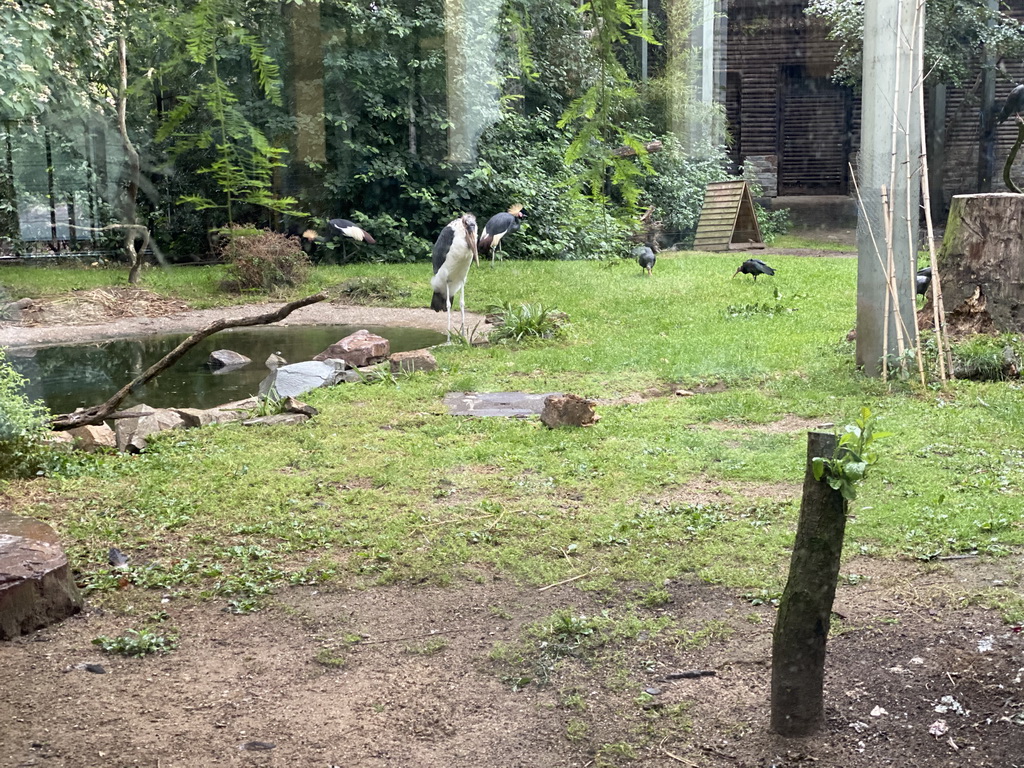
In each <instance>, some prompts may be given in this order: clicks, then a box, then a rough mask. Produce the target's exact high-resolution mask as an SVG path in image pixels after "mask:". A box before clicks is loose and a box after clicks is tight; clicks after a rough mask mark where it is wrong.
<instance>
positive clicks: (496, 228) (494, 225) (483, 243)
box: [479, 203, 526, 266]
mask: <svg viewBox="0 0 1024 768" xmlns="http://www.w3.org/2000/svg"><path fill="white" fill-rule="evenodd" d="M524 218H526V214H525V213H524V212H523V206H521V205H519V204H518V203H517V204H516V205H513V206H512V207H511V208H509V209H508V211H507V212H505V213H496V214H494V215H493V216H491V218H489V219H488V220H487V223H486V224H485V225H484V231H483V232H481V233H480V244H479V245H480V250H481V251H483V252H484V253H487V251H490V252H491V266H493V265H494V253H495V251H497V250H498V247H499V246H500V245H501V238H503V237H504V236H505V235H508V234H510V233H512V232H517V231H519V227H520V225H521V224H522V223H523V221H522V220H523V219H524Z"/></svg>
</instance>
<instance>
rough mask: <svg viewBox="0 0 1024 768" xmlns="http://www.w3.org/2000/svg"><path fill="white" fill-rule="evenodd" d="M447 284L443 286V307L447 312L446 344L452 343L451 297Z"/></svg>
mask: <svg viewBox="0 0 1024 768" xmlns="http://www.w3.org/2000/svg"><path fill="white" fill-rule="evenodd" d="M449 290H450V289H449V287H448V285H447V284H445V286H444V306H445V309H446V310H447V312H448V343H449V344H451V343H452V295H451V293H450V292H449Z"/></svg>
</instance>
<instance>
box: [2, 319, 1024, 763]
mask: <svg viewBox="0 0 1024 768" xmlns="http://www.w3.org/2000/svg"><path fill="white" fill-rule="evenodd" d="M115 304H117V302H115ZM237 309H238V311H239V312H252V313H258V312H262V311H265V308H263V307H251V306H250V307H242V308H237ZM232 313H234V310H232ZM428 313H429V314H428ZM296 314H297V315H299V316H298V317H293V318H289V321H290V322H303V321H306V322H329V323H349V322H352V323H355V324H359V323H362V322H366V323H370V324H382V323H384V322H386V320H382V318H390V317H394V318H395V322H400V323H401V324H418V323H419V320H420V318H421V316H422V319H423V322H427V321H430V320H433V321H434V322H437V320H438V316H437V315H435V314H434V313H432V312H429V311H428V310H390V311H387V312H385V311H382V310H379V309H377V308H358V307H344V306H338V305H316V306H314V307H310V308H308V311H307V310H302V311H301V314H300V313H296ZM222 316H225V313H224V310H216V311H209V312H202V313H198V312H181V311H177V310H176V311H174V312H173V313H171V314H162V315H159V316H156V317H148V316H137V317H110V318H108V320H109V322H95V319H94V322H93V323H92V324H91V325H81V326H75V327H71V328H69V327H65V326H45V325H39V326H31V325H29V326H24V325H15V324H6V325H3V326H0V344H5V345H6V344H12V343H14V344H17V343H22V344H38V343H55V342H60V341H67V340H72V339H73V340H82V339H83V335H84V334H87V335H89V336H90V337H92V338H109V337H111V336H107V335H105V334H107V333H110V334H112V335H130V334H134V333H139V332H141V331H140V329H146V330H149V329H151V328H157V329H159V330H160V331H170V330H183V331H187V330H193V329H195V328H198V327H202V326H203V325H205V324H206V323H208V322H210V321H211V320H213V319H217V318H219V317H222ZM232 316H234V314H232ZM370 317H372V320H370V319H352V318H370ZM440 321H441V322H442V323H443V321H444V318H443V316H440ZM435 327H436V326H435ZM94 333H95V334H100V335H93V334H94ZM718 426H720V427H721V428H726V429H727V428H729V425H726V424H722V425H718ZM796 427H797V428H802V427H803V425H796ZM693 492H694V493H696V494H698V495H699V494H704V495H708V494H715V493H720V492H722V491H721V489H718V488H711V487H708V488H702V487H701V488H695V489H693ZM794 492H797V491H795V490H794ZM779 493H780V494H784V493H787V489H779ZM1019 569H1020V562H1019V558H1013V559H1012V560H1011V559H1009V558H1008V559H1003V560H998V561H988V560H985V559H964V560H953V561H947V562H943V563H930V564H922V563H901V562H896V563H894V562H885V561H879V560H869V559H854V560H851V561H849V562H848V563H846V564H845V566H844V569H843V573H844V575H847V577H848V578H846V579H845V580H844V582H843V583H842V584H841V586H840V590H839V593H838V595H837V599H836V604H835V613H836V617H837V619H838V621H837V624H836V627H835V629H834V630H833V635H832V636H831V637H830V640H829V646H828V648H829V655H828V661H827V678H826V702H827V704H826V716H827V723H826V726H825V728H824V730H823V731H822V732H821V733H820V734H819V735H818V736H816V737H813V738H809V739H802V740H787V739H782V738H779V737H776V736H773V735H771V734H769V733H768V728H767V726H768V718H769V696H770V658H771V635H772V626H773V623H774V620H775V609H774V608H773V607H772V606H771V605H770V604H767V603H762V604H755V603H756V602H757V601H751V600H750V599H748V598H746V597H745V596H744V595H742V594H739V593H737V592H736V591H733V590H728V589H725V588H721V587H716V586H712V585H708V584H705V583H700V582H690V581H686V580H678V581H676V582H673V583H670V584H667V585H666V587H665V588H666V590H667V591H668V593H669V595H670V597H671V600H670V602H668V603H667V604H665V605H663V606H661V607H657V608H642V607H641V608H637V611H638V612H639V613H640V614H641V615H644V616H647V617H650V618H655V617H658V616H661V615H667V616H669V617H671V618H672V619H673V620H675V621H676V622H677V623H678V624H679V625H681V626H683V627H685V628H686V629H687V632H686V633H684V634H679V633H675V634H671V633H670V634H664V633H662V634H650V635H648V634H647V633H641V635H640V636H638V637H636V638H634V639H631V640H623V641H616V642H612V643H610V644H609V645H607V646H605V647H603V648H601V649H599V650H598V651H597V652H595V654H593V655H590V656H583V657H581V658H567V659H563V660H562V661H561V662H560V663H559V665H558V666H557V667H556V668H555V669H554V671H553V673H552V675H551V678H550V680H549V681H548V682H547V683H546V684H543V685H539V684H538V683H537V682H532V683H530V684H528V685H526V686H525V687H522V688H521V689H518V690H517V688H516V686H513V685H511V684H510V683H509V678H510V672H513V673H514V670H510V668H509V666H508V665H507V664H502V663H499V662H498V661H495V660H494V659H493V658H492V656H493V654H494V652H495V651H496V649H497V650H500V649H501V648H502V647H505V646H506V645H507V644H516V643H518V642H520V641H521V640H522V638H523V630H524V628H525V627H527V625H529V624H531V623H533V622H536V621H539V620H542V619H544V618H546V617H549V616H551V614H552V613H554V612H555V611H557V610H560V609H568V610H571V611H572V612H573V613H574V614H584V615H588V616H594V615H599V614H600V612H601V611H603V610H609V611H611V612H613V613H614V612H616V611H620V610H621V609H622V608H623V606H624V605H625V604H626V603H627V602H633V603H636V602H637V596H636V595H631V594H630V590H629V589H628V588H626V589H624V590H623V591H622V592H617V593H615V594H604V593H597V592H591V591H587V590H586V589H585V586H586V580H585V579H582V580H580V581H577V582H573V583H571V584H565V585H562V586H557V587H555V588H553V589H549V590H545V591H540V590H538V589H536V588H535V587H527V586H523V585H517V584H514V583H511V582H509V581H507V580H504V579H502V578H500V577H499V576H498V575H496V574H493V573H488V572H482V571H481V572H477V573H475V574H470V577H467V578H466V579H465V580H464V581H462V582H460V583H457V584H455V585H453V586H452V587H450V588H439V587H422V586H420V587H418V586H409V585H406V586H402V587H371V588H367V589H360V590H352V589H347V588H344V587H341V586H326V587H325V586H318V587H311V586H293V587H287V588H283V589H281V590H279V591H278V592H277V593H276V595H275V596H274V598H273V601H272V602H271V604H270V605H269V606H268V607H266V608H265V609H264V610H261V611H259V612H257V613H254V614H250V615H233V614H230V613H227V612H225V611H224V606H223V604H222V603H220V602H214V601H209V602H203V601H199V600H192V599H178V598H174V597H168V598H167V600H166V602H161V596H160V595H159V594H157V593H155V592H142V591H135V590H133V589H132V588H127V589H126V590H125V591H124V592H122V593H121V594H120V595H119V596H118V599H117V600H116V601H115V602H117V603H118V606H119V607H118V609H117V610H113V609H109V608H108V609H107V610H102V609H100V608H98V607H96V606H95V605H94V604H87V607H86V610H85V611H84V612H83V613H82V614H80V615H79V616H76V617H73V618H71V619H69V620H67V621H65V622H63V623H61V624H59V625H56V626H54V627H51V628H49V629H45V630H42V631H39V632H36V633H34V634H32V635H30V636H27V637H24V638H20V639H18V640H16V641H13V642H4V643H0V680H2V683H0V724H2V727H0V768H22V767H23V766H66V767H67V768H92V767H93V766H113V767H120V766H124V767H125V768H127V767H128V766H153V767H155V768H189V767H193V766H194V767H195V768H202V767H205V766H282V767H283V766H288V767H289V768H291V767H293V766H303V767H306V766H319V767H322V768H327V766H346V767H348V766H358V767H366V768H378V767H380V768H384V766H388V767H389V768H390V767H391V766H409V767H410V768H419V767H421V766H423V767H433V766H444V767H451V768H477V767H480V766H486V767H490V766H494V767H496V768H497V767H505V766H508V767H511V766H523V767H524V768H525V767H527V766H531V767H532V766H541V767H546V766H566V767H568V766H574V767H577V768H588V767H589V766H594V767H595V768H597V766H612V765H623V766H624V765H636V766H659V767H660V766H690V768H694V767H696V768H720V767H724V766H734V767H736V768H783V767H795V766H818V767H819V768H840V767H841V768H877V767H878V766H908V767H912V766H922V767H925V766H927V767H929V768H931V767H943V766H949V767H950V768H953V767H956V768H962V767H963V766H991V767H992V768H1013V766H1021V765H1024V694H1022V687H1021V685H1022V679H1024V633H1022V632H1020V629H1021V628H1020V627H1011V626H1007V625H1005V624H1004V623H1003V622H1002V621H1001V620H1000V617H999V615H998V614H997V613H996V612H994V611H991V610H985V609H983V608H981V607H978V605H977V604H976V603H977V599H976V596H977V595H978V594H980V593H981V592H983V591H984V590H987V589H991V588H992V587H993V586H1002V587H1004V588H1007V589H1014V590H1017V591H1019V589H1020V583H1019V580H1020V572H1019ZM854 574H856V575H857V576H856V578H854V577H853V575H854ZM161 610H162V611H164V612H166V614H167V617H166V621H164V622H163V623H162V624H161V625H159V626H160V627H161V631H164V632H167V633H169V634H175V635H177V636H178V637H179V647H178V649H177V650H175V651H173V652H172V653H169V654H166V655H160V654H157V655H153V656H148V657H146V658H143V659H129V658H124V657H121V656H115V655H107V654H104V653H103V652H102V651H100V650H99V649H98V648H97V647H96V646H95V645H93V644H92V640H93V639H94V638H96V637H99V636H118V635H121V634H123V633H124V631H125V630H126V629H128V628H130V627H138V626H141V625H142V624H143V623H144V622H145V618H146V617H147V616H150V615H151V614H153V613H154V612H156V611H161ZM85 664H98V665H101V666H102V668H103V670H104V671H103V673H102V674H98V673H92V672H90V671H87V670H86V669H85V666H84V665H85ZM695 669H696V670H705V671H709V672H711V671H713V672H714V675H707V676H703V677H700V678H695V679H677V680H666V679H665V676H666V675H667V674H669V673H673V672H679V671H683V670H695ZM511 676H512V677H515V674H512V675H511ZM645 690H646V691H648V693H644V691H645Z"/></svg>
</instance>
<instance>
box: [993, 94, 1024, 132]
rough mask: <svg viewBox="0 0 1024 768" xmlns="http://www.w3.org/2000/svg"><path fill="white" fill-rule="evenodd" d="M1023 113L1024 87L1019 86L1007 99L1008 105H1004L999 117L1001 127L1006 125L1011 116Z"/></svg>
mask: <svg viewBox="0 0 1024 768" xmlns="http://www.w3.org/2000/svg"><path fill="white" fill-rule="evenodd" d="M1021 112H1024V85H1018V86H1017V87H1016V88H1014V89H1013V90H1012V91H1010V95H1009V96H1007V97H1006V103H1005V104H1003V109H1002V111H1000V113H999V117H998V120H999V123H1000V125H1001V124H1002V123H1005V122H1006V121H1007V120H1008V119H1009V117H1010V115H1020V113H1021Z"/></svg>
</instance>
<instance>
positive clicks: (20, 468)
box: [0, 347, 50, 477]
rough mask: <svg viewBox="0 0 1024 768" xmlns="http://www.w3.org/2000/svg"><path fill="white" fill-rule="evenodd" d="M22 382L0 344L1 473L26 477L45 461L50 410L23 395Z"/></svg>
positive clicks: (0, 475)
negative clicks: (45, 441) (45, 442)
mask: <svg viewBox="0 0 1024 768" xmlns="http://www.w3.org/2000/svg"><path fill="white" fill-rule="evenodd" d="M25 383H26V381H25V378H24V377H23V376H22V375H21V374H19V373H18V372H17V371H15V370H14V368H12V367H11V365H10V364H9V363H8V362H7V357H6V355H5V353H4V350H3V348H2V347H0V477H26V476H28V475H31V474H33V473H34V472H36V471H38V470H39V469H40V468H42V466H43V464H44V463H45V458H46V451H45V448H44V444H43V443H44V440H45V438H46V436H47V434H48V433H49V430H48V429H47V427H46V425H47V421H48V420H49V417H50V414H49V412H48V411H47V410H46V406H44V405H43V404H42V403H41V402H38V401H37V402H32V401H31V400H29V399H28V398H27V397H26V396H25V393H24V392H25Z"/></svg>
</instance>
